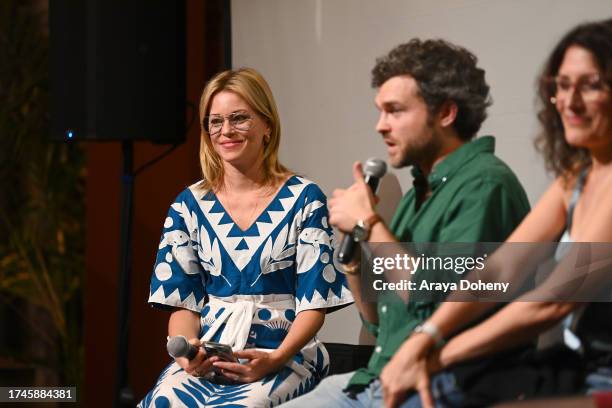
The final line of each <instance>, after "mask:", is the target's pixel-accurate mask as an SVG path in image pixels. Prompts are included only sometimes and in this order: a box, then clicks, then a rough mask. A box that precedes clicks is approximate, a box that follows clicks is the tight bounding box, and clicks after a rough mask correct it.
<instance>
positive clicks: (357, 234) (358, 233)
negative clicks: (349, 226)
mask: <svg viewBox="0 0 612 408" xmlns="http://www.w3.org/2000/svg"><path fill="white" fill-rule="evenodd" d="M367 237H368V232H367V231H366V230H365V228H363V227H362V226H361V225H355V228H353V239H354V240H355V242H361V241H364V240H365V239H366V238H367Z"/></svg>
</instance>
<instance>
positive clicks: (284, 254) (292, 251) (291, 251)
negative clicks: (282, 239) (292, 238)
mask: <svg viewBox="0 0 612 408" xmlns="http://www.w3.org/2000/svg"><path fill="white" fill-rule="evenodd" d="M293 254H295V246H292V247H291V248H287V249H285V250H284V251H283V252H281V253H280V254H279V255H278V259H285V258H288V257H290V256H292V255H293Z"/></svg>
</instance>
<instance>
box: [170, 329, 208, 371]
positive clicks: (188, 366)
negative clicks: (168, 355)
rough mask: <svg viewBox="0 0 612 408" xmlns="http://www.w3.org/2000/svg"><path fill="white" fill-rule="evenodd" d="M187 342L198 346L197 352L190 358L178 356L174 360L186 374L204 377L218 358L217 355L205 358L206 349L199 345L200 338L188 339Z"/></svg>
mask: <svg viewBox="0 0 612 408" xmlns="http://www.w3.org/2000/svg"><path fill="white" fill-rule="evenodd" d="M189 343H191V344H193V345H194V346H196V347H198V354H196V356H195V357H194V358H193V359H191V360H189V359H187V357H178V358H175V359H174V360H175V361H176V363H177V364H178V365H179V366H181V367H182V368H183V370H185V372H186V373H187V374H189V375H193V376H194V377H204V376H205V375H206V374H208V373H209V372H210V371H211V370H212V365H213V363H214V362H215V361H217V360H218V357H216V356H213V357H211V358H206V351H204V349H203V348H202V347H200V340H199V339H197V338H193V339H190V340H189Z"/></svg>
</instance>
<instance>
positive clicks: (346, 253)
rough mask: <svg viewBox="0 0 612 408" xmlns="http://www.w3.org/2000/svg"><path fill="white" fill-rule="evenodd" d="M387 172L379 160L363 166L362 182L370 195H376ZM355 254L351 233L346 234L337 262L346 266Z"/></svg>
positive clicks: (368, 162) (367, 162)
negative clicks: (370, 191) (368, 188)
mask: <svg viewBox="0 0 612 408" xmlns="http://www.w3.org/2000/svg"><path fill="white" fill-rule="evenodd" d="M386 172H387V164H386V163H385V162H384V161H382V160H381V159H376V158H370V159H368V160H366V162H365V164H364V166H363V180H364V181H365V183H366V184H367V185H368V186H369V187H370V189H371V190H372V193H374V194H376V189H378V183H379V181H380V179H381V178H382V177H383V176H384V175H385V173H386ZM354 254H355V238H354V237H353V233H352V232H351V233H350V234H346V235H345V236H344V239H343V240H342V244H340V248H339V250H338V261H339V262H340V263H341V264H343V265H346V264H348V263H350V262H351V260H352V259H353V256H354Z"/></svg>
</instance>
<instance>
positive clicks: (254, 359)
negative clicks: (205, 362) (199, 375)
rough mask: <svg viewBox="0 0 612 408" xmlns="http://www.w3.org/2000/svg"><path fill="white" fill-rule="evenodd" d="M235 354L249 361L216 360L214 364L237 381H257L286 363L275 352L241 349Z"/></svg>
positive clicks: (228, 376)
mask: <svg viewBox="0 0 612 408" xmlns="http://www.w3.org/2000/svg"><path fill="white" fill-rule="evenodd" d="M234 355H235V356H236V357H237V358H244V359H249V361H248V362H247V363H244V364H240V363H230V362H226V361H216V362H215V363H214V364H213V365H214V366H215V367H216V368H218V369H220V370H221V374H222V375H223V376H224V377H226V378H229V379H230V380H233V381H236V382H241V383H252V382H255V381H257V380H260V379H262V378H263V377H265V376H266V375H268V374H270V373H272V372H276V371H279V370H280V369H281V368H282V367H283V365H284V363H283V362H282V361H281V360H280V359H278V358H276V356H275V355H274V354H273V353H266V352H265V351H259V350H241V351H235V352H234Z"/></svg>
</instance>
